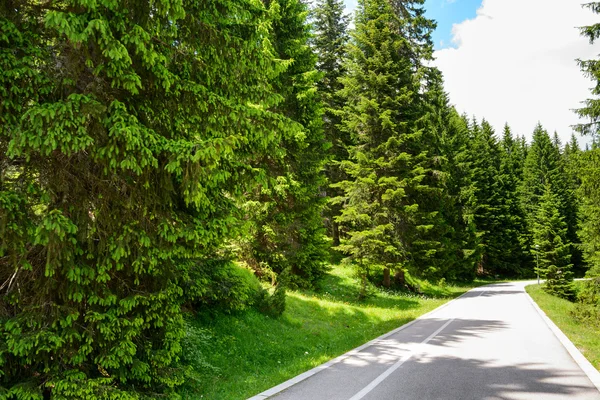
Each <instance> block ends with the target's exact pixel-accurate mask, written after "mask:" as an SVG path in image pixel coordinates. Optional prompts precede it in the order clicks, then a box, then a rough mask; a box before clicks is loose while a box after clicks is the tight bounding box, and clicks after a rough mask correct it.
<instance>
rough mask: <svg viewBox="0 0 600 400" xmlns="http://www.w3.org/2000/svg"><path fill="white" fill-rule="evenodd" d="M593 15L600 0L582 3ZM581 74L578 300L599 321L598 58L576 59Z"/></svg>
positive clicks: (599, 32)
mask: <svg viewBox="0 0 600 400" xmlns="http://www.w3.org/2000/svg"><path fill="white" fill-rule="evenodd" d="M585 6H586V7H588V8H589V9H590V10H592V11H593V12H594V13H596V14H600V2H590V3H587V4H586V5H585ZM581 34H582V35H583V36H586V37H587V38H588V39H589V40H590V43H595V42H596V40H597V39H598V38H599V37H600V25H599V24H594V25H590V26H585V27H582V28H581ZM579 64H580V67H581V70H582V71H583V73H584V75H585V76H587V77H589V78H590V79H591V80H592V81H593V82H594V87H593V88H592V90H591V92H592V95H593V98H590V99H587V100H586V101H585V102H584V107H583V108H581V109H580V110H577V112H578V114H579V116H580V117H582V118H584V119H585V120H586V121H587V122H585V123H583V124H581V125H579V126H578V127H577V130H578V131H579V132H580V133H583V134H588V135H590V136H591V137H592V141H593V144H594V145H593V146H592V149H588V144H587V143H586V151H585V152H584V153H583V154H582V155H581V156H580V158H579V159H580V165H579V168H578V170H579V178H580V179H581V186H580V187H579V189H578V195H579V196H578V197H579V199H580V231H579V234H580V236H581V241H582V246H581V247H582V249H583V254H584V258H585V261H586V262H587V263H588V264H589V267H590V269H589V270H588V272H587V275H586V276H587V277H589V278H591V279H590V280H588V281H586V282H585V283H584V288H583V290H582V291H581V294H580V299H581V302H582V305H583V307H585V308H588V309H591V313H590V314H591V315H592V316H593V318H594V323H596V324H599V323H600V250H599V249H600V229H599V228H598V227H599V226H600V225H599V222H600V207H599V206H598V205H599V204H600V190H599V187H598V172H599V171H600V150H599V149H598V147H597V146H596V143H597V140H598V134H599V133H600V130H599V127H600V112H599V111H598V110H599V108H598V107H599V105H600V98H599V97H598V96H599V95H600V68H599V67H600V60H598V59H594V60H579Z"/></svg>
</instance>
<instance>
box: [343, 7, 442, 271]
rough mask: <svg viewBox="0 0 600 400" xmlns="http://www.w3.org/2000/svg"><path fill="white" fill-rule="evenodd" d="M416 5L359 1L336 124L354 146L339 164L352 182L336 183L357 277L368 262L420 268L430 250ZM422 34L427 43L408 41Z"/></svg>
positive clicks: (422, 24) (425, 30)
mask: <svg viewBox="0 0 600 400" xmlns="http://www.w3.org/2000/svg"><path fill="white" fill-rule="evenodd" d="M422 3H423V2H422V1H421V0H419V1H406V2H402V3H398V4H396V3H395V5H396V6H397V7H400V8H401V10H399V9H398V8H395V7H393V5H392V3H391V2H389V1H388V0H361V1H360V2H359V6H358V10H357V17H356V30H355V31H354V32H353V39H352V41H351V43H350V46H349V53H348V56H349V61H348V63H347V66H346V67H347V69H348V75H347V76H346V77H344V78H343V79H342V82H343V83H344V89H343V90H342V91H341V94H342V95H343V97H344V99H345V100H346V102H347V104H346V107H345V110H344V115H343V125H344V128H345V129H347V131H348V132H349V133H350V134H351V135H352V137H353V140H354V141H355V143H356V144H355V145H354V146H353V147H352V149H351V160H350V161H347V162H345V163H344V167H345V170H346V172H347V173H348V174H349V176H350V177H351V178H352V179H353V180H348V181H344V182H341V183H340V184H339V185H338V186H339V187H340V188H342V189H344V191H345V195H344V202H345V203H346V204H345V208H344V209H343V211H342V215H341V216H340V218H339V221H340V222H341V223H342V224H344V226H345V227H346V229H347V231H348V239H347V240H345V241H343V242H342V245H341V246H340V249H341V250H343V251H345V252H347V254H348V255H349V259H350V260H353V261H354V262H355V263H357V265H359V268H361V275H362V277H363V281H364V282H366V275H367V272H368V271H366V268H367V267H368V266H371V265H374V266H382V267H385V268H389V269H397V268H409V269H411V270H413V271H418V272H425V271H426V270H427V269H428V268H429V267H430V265H423V264H418V263H417V262H416V260H417V259H419V258H421V257H424V256H425V257H428V256H429V257H431V256H432V255H434V254H432V253H436V250H435V249H431V246H432V243H431V241H430V240H429V238H428V237H427V235H428V232H430V231H431V230H432V229H433V226H432V225H431V224H428V223H423V221H424V220H425V219H426V218H428V217H431V218H435V217H436V215H437V214H436V213H435V212H430V211H429V210H427V209H422V210H421V209H419V207H420V205H419V203H418V200H417V199H418V198H420V197H419V196H423V195H424V193H426V192H428V193H429V194H430V195H436V193H437V189H435V188H431V187H429V186H427V185H425V184H423V182H424V181H426V180H427V179H428V178H429V176H430V175H429V174H430V173H431V168H430V165H429V164H428V163H429V162H430V161H431V158H429V157H428V154H427V149H426V148H425V147H426V146H427V144H429V143H431V141H430V136H428V135H430V134H431V132H429V131H427V130H425V129H424V127H425V126H427V124H428V121H427V119H426V118H425V112H426V110H425V105H424V99H423V96H422V94H421V91H422V90H421V89H422V87H421V79H420V78H424V77H426V69H427V67H425V66H424V65H423V61H424V60H426V59H430V58H431V41H430V39H428V36H427V35H428V34H429V32H430V30H431V29H432V27H433V25H432V23H431V22H430V21H428V20H426V19H425V18H423V16H422V10H421V9H420V5H421V4H422ZM422 35H425V36H424V37H425V38H427V41H425V42H422V41H417V40H415V39H414V37H415V36H418V37H420V38H421V37H422ZM434 140H435V139H434ZM437 213H438V214H439V211H438V212H437ZM433 246H435V244H433ZM428 248H429V250H427V249H428Z"/></svg>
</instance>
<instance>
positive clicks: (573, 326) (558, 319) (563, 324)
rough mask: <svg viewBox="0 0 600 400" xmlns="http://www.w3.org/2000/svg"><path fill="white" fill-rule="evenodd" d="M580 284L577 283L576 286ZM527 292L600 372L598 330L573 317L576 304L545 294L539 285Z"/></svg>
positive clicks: (599, 339) (528, 287)
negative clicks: (572, 312)
mask: <svg viewBox="0 0 600 400" xmlns="http://www.w3.org/2000/svg"><path fill="white" fill-rule="evenodd" d="M578 284H579V282H575V285H578ZM525 290H527V293H529V295H530V296H531V297H532V298H533V300H535V302H536V303H537V304H538V306H540V308H541V309H542V310H544V312H545V313H546V315H547V316H548V317H549V318H550V319H551V320H552V321H553V322H554V323H555V324H556V325H557V326H558V327H559V328H560V330H562V331H563V333H564V334H565V335H567V337H568V338H569V339H570V340H571V342H573V344H574V345H575V347H577V348H578V349H579V351H581V353H582V354H583V355H584V356H585V357H586V358H587V359H588V361H589V362H590V363H592V365H593V366H594V367H595V368H596V369H598V370H600V335H598V331H597V328H594V327H591V326H588V325H586V324H582V323H579V322H578V321H576V320H575V319H574V318H573V317H572V316H571V311H572V310H573V308H574V307H575V304H574V303H571V302H570V301H568V300H564V299H561V298H559V297H555V296H552V295H550V294H548V293H546V292H544V291H543V290H542V289H541V287H540V286H538V285H530V286H527V287H526V288H525Z"/></svg>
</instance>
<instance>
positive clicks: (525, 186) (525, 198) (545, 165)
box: [521, 124, 581, 268]
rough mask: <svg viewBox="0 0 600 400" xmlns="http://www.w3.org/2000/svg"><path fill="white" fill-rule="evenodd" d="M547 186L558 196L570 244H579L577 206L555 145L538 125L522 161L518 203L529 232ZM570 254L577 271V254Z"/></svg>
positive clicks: (574, 252)
mask: <svg viewBox="0 0 600 400" xmlns="http://www.w3.org/2000/svg"><path fill="white" fill-rule="evenodd" d="M546 185H550V187H551V189H552V192H553V193H554V194H555V195H556V196H557V199H558V208H559V211H560V215H561V216H562V217H563V218H564V220H565V223H566V224H567V239H568V241H569V243H578V241H579V239H578V238H577V209H576V202H575V199H574V196H573V193H572V191H570V190H569V183H568V177H567V174H566V172H565V165H564V160H563V157H562V156H561V154H560V152H559V150H558V143H557V144H554V143H553V141H552V140H551V139H550V136H549V135H548V133H547V132H546V131H545V130H544V129H543V127H542V126H541V125H539V124H538V126H537V127H536V129H535V131H534V133H533V142H532V143H531V147H530V148H529V153H528V155H527V159H526V161H525V169H524V173H523V183H522V186H521V201H522V205H523V209H524V211H525V215H526V216H527V218H528V225H529V227H530V229H532V227H533V224H534V219H535V218H536V215H537V209H538V207H539V205H540V198H541V196H542V195H543V193H544V190H545V186H546ZM571 251H572V257H573V258H572V260H571V262H572V263H573V264H575V267H576V268H580V265H581V256H580V255H579V254H580V253H579V252H578V251H577V249H573V248H571Z"/></svg>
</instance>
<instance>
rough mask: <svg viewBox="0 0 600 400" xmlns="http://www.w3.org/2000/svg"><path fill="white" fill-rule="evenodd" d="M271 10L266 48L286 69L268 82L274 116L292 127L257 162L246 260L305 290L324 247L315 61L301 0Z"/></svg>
mask: <svg viewBox="0 0 600 400" xmlns="http://www.w3.org/2000/svg"><path fill="white" fill-rule="evenodd" d="M267 3H268V4H269V6H270V7H271V9H272V10H273V15H274V20H273V23H272V27H273V29H272V35H271V42H272V43H273V47H274V50H275V53H276V55H277V56H278V57H279V58H280V59H282V60H285V62H286V63H288V67H287V69H286V70H285V71H284V72H282V73H281V74H280V75H279V76H278V77H277V79H275V80H273V87H274V89H275V91H276V92H277V93H278V94H279V95H280V96H281V97H282V98H283V101H282V102H280V103H279V104H278V105H277V106H276V107H275V108H274V109H273V110H274V111H276V112H278V113H280V114H282V115H285V116H286V117H287V118H289V119H290V120H292V121H293V122H294V124H292V125H290V127H288V128H286V129H284V130H282V131H280V133H281V137H282V140H281V151H282V152H283V154H280V153H277V152H275V153H274V154H272V155H268V156H266V157H265V158H264V159H260V160H259V162H260V165H264V166H266V168H267V171H266V174H267V175H268V176H269V177H270V183H269V184H267V185H265V186H262V187H261V188H260V189H259V192H258V193H257V196H256V200H258V201H257V202H250V203H247V210H248V212H249V214H250V215H251V219H252V220H253V223H254V228H253V230H254V235H253V240H252V243H251V244H250V247H251V254H250V255H249V256H250V257H249V259H250V261H251V263H252V265H253V266H255V267H256V268H258V269H260V268H263V266H267V267H268V268H269V269H271V270H272V271H274V272H276V273H281V272H283V271H284V270H288V271H289V272H290V278H291V280H292V283H293V284H295V285H299V286H309V285H311V284H312V283H314V282H315V281H316V280H318V279H319V278H320V277H321V276H322V275H323V273H324V272H325V260H326V254H327V251H326V250H327V247H326V242H325V230H324V226H323V220H322V216H321V212H322V210H323V206H324V202H325V199H324V197H323V196H322V195H321V191H322V190H323V187H324V186H325V184H326V180H325V178H324V176H323V174H322V170H323V167H324V164H325V159H326V149H327V144H326V141H325V139H324V136H323V129H322V104H321V102H320V100H319V97H318V94H317V91H316V82H317V80H318V72H317V71H316V69H315V64H316V60H317V59H316V55H315V53H314V52H313V50H312V49H311V48H310V46H309V38H310V27H309V25H308V24H307V16H308V8H307V6H306V5H305V4H304V3H302V2H301V1H300V0H276V1H275V0H274V1H273V2H267Z"/></svg>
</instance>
